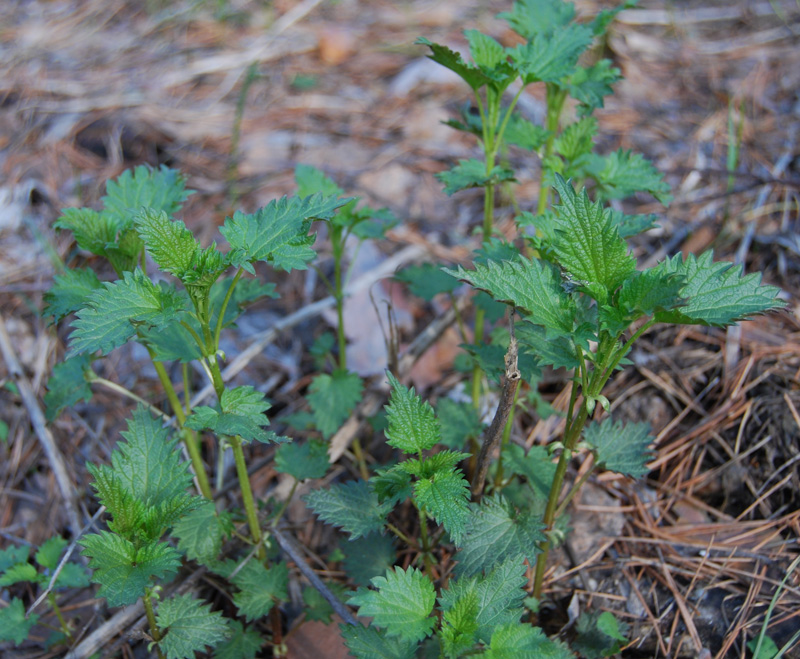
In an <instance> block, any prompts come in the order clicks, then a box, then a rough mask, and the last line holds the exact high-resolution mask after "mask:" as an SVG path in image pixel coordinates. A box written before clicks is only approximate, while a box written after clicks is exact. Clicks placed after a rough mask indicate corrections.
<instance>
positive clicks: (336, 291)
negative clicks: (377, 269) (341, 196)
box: [331, 226, 347, 371]
mask: <svg viewBox="0 0 800 659" xmlns="http://www.w3.org/2000/svg"><path fill="white" fill-rule="evenodd" d="M331 244H332V246H333V297H334V299H335V300H336V320H337V327H336V338H337V339H338V344H339V368H340V369H342V370H343V371H345V370H347V337H346V336H345V333H344V288H343V287H342V257H343V256H344V237H343V235H342V230H341V228H340V227H336V226H334V227H331Z"/></svg>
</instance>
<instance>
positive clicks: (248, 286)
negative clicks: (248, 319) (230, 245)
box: [209, 277, 279, 327]
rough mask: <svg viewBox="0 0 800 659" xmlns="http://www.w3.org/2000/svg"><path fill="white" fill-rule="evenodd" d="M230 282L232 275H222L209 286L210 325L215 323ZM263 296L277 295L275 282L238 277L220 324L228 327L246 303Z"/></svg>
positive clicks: (245, 306)
mask: <svg viewBox="0 0 800 659" xmlns="http://www.w3.org/2000/svg"><path fill="white" fill-rule="evenodd" d="M232 282H233V277H224V278H222V279H218V280H217V281H215V282H214V284H213V285H212V286H211V292H210V294H209V304H210V307H211V323H210V324H211V326H212V327H214V326H215V325H216V324H217V319H218V318H219V310H220V307H221V306H222V301H223V300H224V299H225V295H226V294H227V293H228V289H229V288H230V286H231V283H232ZM263 297H271V298H277V297H279V295H278V293H277V292H276V290H275V284H273V283H266V284H265V283H262V282H260V281H259V280H258V279H250V278H247V279H240V280H239V282H238V283H237V284H236V288H234V289H233V295H232V297H231V299H230V301H229V302H228V306H227V307H226V309H225V317H224V318H223V319H222V326H223V327H230V326H231V325H232V324H233V322H234V321H235V320H236V319H237V318H238V317H239V315H240V314H241V313H242V312H243V311H244V310H245V309H246V308H247V306H248V305H250V304H252V303H253V302H255V301H257V300H260V299H261V298H263Z"/></svg>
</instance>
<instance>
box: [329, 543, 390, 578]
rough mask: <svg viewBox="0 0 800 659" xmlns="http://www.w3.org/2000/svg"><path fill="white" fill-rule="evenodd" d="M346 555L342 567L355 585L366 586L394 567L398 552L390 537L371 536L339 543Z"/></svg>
mask: <svg viewBox="0 0 800 659" xmlns="http://www.w3.org/2000/svg"><path fill="white" fill-rule="evenodd" d="M339 548H340V549H341V550H342V552H343V553H344V556H345V558H344V561H342V566H343V567H344V571H345V573H346V574H347V576H348V577H350V579H352V580H353V582H354V583H356V584H358V585H359V586H366V585H368V584H369V583H370V581H371V580H372V579H373V578H374V577H378V576H381V575H382V574H384V573H385V572H386V570H388V569H389V568H390V567H392V566H393V565H394V561H395V559H396V557H397V550H396V549H395V547H394V541H393V540H392V538H391V537H390V536H388V535H380V534H379V533H370V534H369V535H365V536H362V537H360V538H356V539H355V540H348V541H345V542H340V543H339Z"/></svg>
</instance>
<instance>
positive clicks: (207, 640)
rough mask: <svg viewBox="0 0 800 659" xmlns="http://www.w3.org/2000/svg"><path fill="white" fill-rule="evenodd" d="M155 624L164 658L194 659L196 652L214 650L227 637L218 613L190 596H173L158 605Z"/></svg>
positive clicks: (225, 626) (225, 624)
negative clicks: (165, 656) (158, 631)
mask: <svg viewBox="0 0 800 659" xmlns="http://www.w3.org/2000/svg"><path fill="white" fill-rule="evenodd" d="M156 623H157V624H158V627H159V629H160V630H161V634H162V638H161V640H160V641H159V642H158V647H159V648H161V650H162V651H163V652H164V653H165V654H166V655H167V659H194V657H195V652H203V651H204V650H205V649H206V648H207V647H211V648H213V647H214V646H216V645H218V644H219V643H221V642H222V641H224V640H225V639H226V638H228V636H229V635H230V629H229V628H228V620H227V619H226V618H223V617H222V613H221V612H220V611H213V612H212V611H211V606H210V605H208V604H205V603H204V602H202V601H200V600H198V599H195V598H194V597H192V596H191V595H176V596H175V597H172V598H170V599H168V600H165V601H163V602H161V604H159V605H158V613H157V615H156Z"/></svg>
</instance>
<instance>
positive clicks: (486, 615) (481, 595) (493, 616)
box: [439, 557, 527, 643]
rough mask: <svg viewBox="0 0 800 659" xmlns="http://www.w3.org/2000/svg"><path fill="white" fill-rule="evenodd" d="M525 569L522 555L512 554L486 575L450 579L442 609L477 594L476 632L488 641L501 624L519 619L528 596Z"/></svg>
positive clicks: (512, 622) (446, 610)
mask: <svg viewBox="0 0 800 659" xmlns="http://www.w3.org/2000/svg"><path fill="white" fill-rule="evenodd" d="M526 569H527V568H526V566H525V565H524V563H523V562H522V558H521V557H510V558H508V559H506V560H505V561H504V562H502V563H500V564H499V565H498V566H497V567H495V568H494V570H492V571H491V572H490V573H489V574H487V575H486V577H485V578H484V577H482V576H480V575H476V576H474V577H469V578H467V577H461V578H460V579H458V581H456V582H452V581H451V582H450V587H449V588H448V589H447V590H444V591H442V594H441V596H440V597H439V604H440V606H441V609H442V612H443V613H447V612H448V611H449V610H450V609H452V608H453V607H454V606H455V605H456V604H457V603H458V601H459V600H462V599H464V598H468V597H469V598H471V597H473V596H475V595H477V599H478V614H477V617H476V621H477V623H478V630H477V636H478V638H479V639H480V640H481V641H483V642H484V643H488V642H489V639H490V638H491V636H492V633H493V631H494V629H495V627H497V626H498V625H503V624H514V623H519V620H520V618H521V617H522V613H523V608H522V601H523V600H524V599H525V596H526V592H525V591H524V590H523V588H524V586H525V584H526V583H527V578H526V577H525V572H526Z"/></svg>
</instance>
